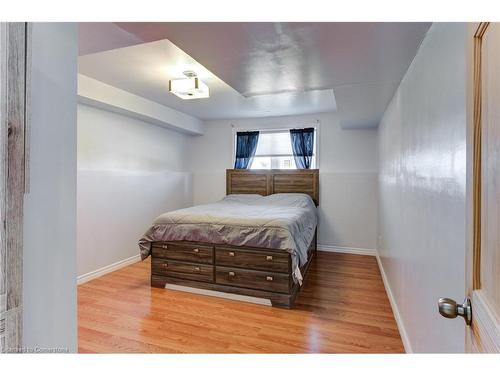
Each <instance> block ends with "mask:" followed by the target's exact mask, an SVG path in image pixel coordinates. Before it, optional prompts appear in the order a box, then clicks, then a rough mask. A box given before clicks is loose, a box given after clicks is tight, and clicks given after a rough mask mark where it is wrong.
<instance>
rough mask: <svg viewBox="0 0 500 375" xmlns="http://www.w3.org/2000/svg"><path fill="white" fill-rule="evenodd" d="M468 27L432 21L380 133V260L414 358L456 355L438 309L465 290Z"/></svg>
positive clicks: (455, 336)
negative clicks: (430, 354) (443, 301)
mask: <svg viewBox="0 0 500 375" xmlns="http://www.w3.org/2000/svg"><path fill="white" fill-rule="evenodd" d="M465 129H466V127H465V25H464V24H434V25H433V26H432V27H431V29H430V30H429V32H428V34H427V36H426V38H425V39H424V41H423V43H422V45H421V47H420V49H419V51H418V53H417V56H416V57H415V59H414V61H413V63H412V64H411V66H410V68H409V70H408V72H407V73H406V75H405V77H404V79H403V81H402V82H401V85H400V87H399V89H398V90H397V92H396V94H395V96H394V98H393V99H392V102H391V103H390V105H389V107H388V108H387V110H386V112H385V115H384V117H383V120H382V123H381V125H380V128H379V158H380V160H379V169H380V178H379V182H380V189H379V190H380V198H379V227H380V229H379V234H380V237H379V246H378V248H379V253H380V256H381V261H382V264H383V268H384V270H385V273H386V275H387V277H388V281H389V285H390V289H391V290H392V293H393V295H394V298H395V301H396V304H397V309H398V311H399V314H400V317H401V323H402V325H403V328H404V331H405V332H406V336H407V339H408V343H409V345H410V346H411V349H412V350H413V351H415V352H462V351H463V350H464V322H463V320H461V319H456V320H446V319H444V318H442V317H441V316H440V315H439V313H438V311H437V300H438V298H439V297H451V298H454V299H456V300H458V301H461V300H462V299H463V297H464V287H465V276H464V269H465V264H464V260H465V181H466V179H465V177H466V175H465V168H466V158H465V156H466V154H465V134H466V132H465Z"/></svg>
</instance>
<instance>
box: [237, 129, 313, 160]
mask: <svg viewBox="0 0 500 375" xmlns="http://www.w3.org/2000/svg"><path fill="white" fill-rule="evenodd" d="M231 127H232V141H231V142H232V148H231V150H232V158H231V162H232V164H231V168H234V163H235V161H236V133H238V132H251V131H258V132H261V133H273V132H284V131H288V130H290V129H304V128H314V132H315V136H316V138H315V148H316V152H315V159H316V167H315V169H319V159H320V158H319V145H320V142H319V139H320V138H319V137H320V122H319V120H317V121H316V122H315V123H304V124H294V125H290V124H287V125H280V126H278V125H274V126H272V127H266V126H260V127H243V126H242V127H237V126H235V125H234V124H231ZM273 156H278V157H279V156H280V155H273Z"/></svg>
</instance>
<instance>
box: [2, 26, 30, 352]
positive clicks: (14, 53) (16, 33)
mask: <svg viewBox="0 0 500 375" xmlns="http://www.w3.org/2000/svg"><path fill="white" fill-rule="evenodd" d="M29 30H30V27H29V25H28V23H24V22H8V23H0V181H1V182H0V352H19V351H22V324H23V322H22V309H23V308H22V297H23V296H22V289H23V206H24V194H25V192H26V190H27V189H26V188H27V186H28V180H27V179H26V171H27V168H26V166H27V162H28V160H29V157H28V152H27V150H28V143H27V140H28V137H27V136H26V135H27V134H28V133H29V131H28V128H27V127H28V123H29V121H27V120H28V118H29V116H28V115H27V114H28V113H29V111H27V109H29V100H28V99H29V92H28V91H29V85H27V82H29V81H30V78H29V69H27V67H28V66H29V61H28V60H29V56H30V52H29V51H30V48H31V45H30V43H29V41H28V40H29V35H30V31H29Z"/></svg>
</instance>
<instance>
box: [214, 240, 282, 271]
mask: <svg viewBox="0 0 500 375" xmlns="http://www.w3.org/2000/svg"><path fill="white" fill-rule="evenodd" d="M289 258H290V256H289V254H288V253H282V254H280V253H277V252H270V251H265V250H239V249H234V248H230V247H224V246H217V247H216V248H215V264H216V265H218V266H227V267H240V268H250V269H254V270H262V271H271V272H283V273H288V272H289V265H288V262H289Z"/></svg>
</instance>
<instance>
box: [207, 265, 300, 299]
mask: <svg viewBox="0 0 500 375" xmlns="http://www.w3.org/2000/svg"><path fill="white" fill-rule="evenodd" d="M215 281H216V283H217V284H223V285H233V286H239V287H243V288H250V289H261V290H267V291H270V292H278V293H289V292H290V280H289V275H288V274H282V273H273V272H264V271H254V270H245V269H242V268H231V267H220V266H216V267H215Z"/></svg>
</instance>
